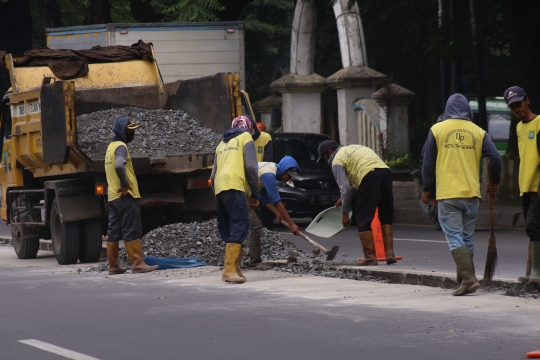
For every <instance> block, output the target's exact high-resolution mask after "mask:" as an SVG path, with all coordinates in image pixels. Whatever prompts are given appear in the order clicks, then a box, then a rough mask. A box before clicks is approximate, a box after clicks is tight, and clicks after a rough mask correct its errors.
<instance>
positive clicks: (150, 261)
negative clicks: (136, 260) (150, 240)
mask: <svg viewBox="0 0 540 360" xmlns="http://www.w3.org/2000/svg"><path fill="white" fill-rule="evenodd" d="M144 262H145V263H146V264H147V265H150V266H152V265H159V268H158V270H165V269H178V268H190V267H197V266H206V265H208V264H207V263H206V262H204V261H198V259H197V258H196V257H194V258H187V259H174V258H159V257H155V256H145V257H144Z"/></svg>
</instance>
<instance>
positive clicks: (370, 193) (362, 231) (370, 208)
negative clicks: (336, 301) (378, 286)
mask: <svg viewBox="0 0 540 360" xmlns="http://www.w3.org/2000/svg"><path fill="white" fill-rule="evenodd" d="M318 150H319V159H318V160H317V162H321V161H326V162H328V163H329V164H330V166H332V173H333V174H334V178H335V179H336V182H337V184H338V186H339V191H340V193H341V199H340V200H339V201H338V202H337V203H336V206H339V205H342V224H343V226H345V227H347V226H349V225H350V223H351V220H350V219H349V212H350V211H351V200H352V197H353V193H355V194H356V195H355V196H356V206H355V209H354V214H355V219H356V227H357V228H358V236H359V237H360V242H361V243H362V249H363V251H364V255H365V257H364V259H363V260H358V261H357V262H356V263H355V265H356V266H374V265H378V262H377V255H376V251H375V240H374V238H373V231H372V229H371V222H372V221H373V218H374V217H375V212H376V211H377V208H378V209H379V220H380V222H381V229H382V235H383V243H384V250H385V255H386V263H387V264H388V265H390V264H394V263H396V257H395V255H394V235H393V228H392V224H393V222H394V196H393V192H392V171H391V170H390V168H389V167H388V166H387V165H386V164H385V163H384V161H382V160H381V158H380V157H379V156H378V155H377V154H376V153H375V152H374V151H373V150H371V149H370V148H368V147H367V146H362V145H347V146H342V145H339V144H338V143H337V142H335V141H333V140H325V141H323V142H322V143H320V144H319V149H318ZM351 184H352V186H351Z"/></svg>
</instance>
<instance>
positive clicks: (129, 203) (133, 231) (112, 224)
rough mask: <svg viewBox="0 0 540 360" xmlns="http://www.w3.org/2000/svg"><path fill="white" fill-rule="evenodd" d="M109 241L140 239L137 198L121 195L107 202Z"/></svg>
mask: <svg viewBox="0 0 540 360" xmlns="http://www.w3.org/2000/svg"><path fill="white" fill-rule="evenodd" d="M107 235H108V239H107V241H109V242H117V241H120V240H124V242H128V241H131V240H137V239H140V238H141V236H142V224H141V206H140V205H139V199H135V198H133V197H132V196H131V195H129V194H128V195H126V196H123V197H121V198H119V199H116V200H113V201H111V202H110V203H109V229H108V230H107Z"/></svg>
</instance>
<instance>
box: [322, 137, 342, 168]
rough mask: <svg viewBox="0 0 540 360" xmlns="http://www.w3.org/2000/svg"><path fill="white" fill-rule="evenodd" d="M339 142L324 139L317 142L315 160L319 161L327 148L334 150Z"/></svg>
mask: <svg viewBox="0 0 540 360" xmlns="http://www.w3.org/2000/svg"><path fill="white" fill-rule="evenodd" d="M338 146H339V144H338V143H337V142H335V141H334V140H324V141H323V142H322V143H320V144H319V158H318V159H317V162H318V163H320V162H321V161H322V160H323V158H322V156H323V155H324V154H326V153H327V152H328V150H335V149H336V148H337V147H338Z"/></svg>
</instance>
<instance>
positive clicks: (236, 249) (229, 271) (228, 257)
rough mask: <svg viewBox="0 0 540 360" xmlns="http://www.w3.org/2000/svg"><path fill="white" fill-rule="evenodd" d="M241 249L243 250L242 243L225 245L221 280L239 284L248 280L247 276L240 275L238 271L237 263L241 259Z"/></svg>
mask: <svg viewBox="0 0 540 360" xmlns="http://www.w3.org/2000/svg"><path fill="white" fill-rule="evenodd" d="M240 251H242V244H233V243H228V244H227V245H226V246H225V261H224V264H223V275H221V281H225V282H232V283H237V284H241V283H243V282H246V278H245V277H240V276H238V273H237V264H238V262H239V261H240Z"/></svg>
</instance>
